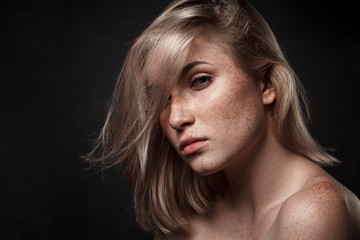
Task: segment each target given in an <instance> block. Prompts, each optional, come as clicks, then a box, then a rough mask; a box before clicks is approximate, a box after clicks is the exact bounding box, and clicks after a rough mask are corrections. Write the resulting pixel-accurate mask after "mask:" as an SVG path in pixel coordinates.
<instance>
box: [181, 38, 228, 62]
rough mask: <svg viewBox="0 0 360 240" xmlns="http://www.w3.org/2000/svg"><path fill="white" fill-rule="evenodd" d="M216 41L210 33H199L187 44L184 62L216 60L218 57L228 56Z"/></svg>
mask: <svg viewBox="0 0 360 240" xmlns="http://www.w3.org/2000/svg"><path fill="white" fill-rule="evenodd" d="M218 41H219V40H218V39H217V38H216V37H215V36H214V35H212V34H200V35H198V36H197V37H195V38H194V40H193V41H192V42H191V44H190V46H189V51H188V54H187V57H186V60H185V64H188V63H191V62H195V61H210V60H211V61H217V60H220V59H219V58H224V57H228V56H227V54H226V52H225V51H224V50H223V48H221V46H220V45H219V44H218V43H217V42H218Z"/></svg>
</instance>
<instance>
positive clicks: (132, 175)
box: [87, 0, 337, 233]
mask: <svg viewBox="0 0 360 240" xmlns="http://www.w3.org/2000/svg"><path fill="white" fill-rule="evenodd" d="M203 32H209V33H212V34H213V35H214V36H216V37H217V39H218V40H219V45H220V46H221V47H222V48H223V49H224V51H226V52H227V53H228V54H229V55H230V56H231V57H232V58H233V60H234V61H235V62H237V63H239V64H240V65H241V66H242V67H244V69H245V71H246V72H247V74H249V75H250V76H252V77H253V78H254V79H263V78H267V79H268V80H270V81H271V82H272V84H273V87H274V89H275V92H276V103H275V106H274V110H273V120H274V124H273V128H274V133H275V136H276V137H277V139H278V140H279V141H280V142H281V143H282V144H283V145H285V146H287V147H288V148H289V149H292V150H293V151H295V152H297V153H299V154H301V155H303V156H306V157H307V158H309V159H310V160H312V161H314V162H315V163H317V164H319V165H329V164H330V165H331V164H333V163H336V162H337V160H336V159H335V158H333V157H332V156H330V155H329V154H328V153H327V152H326V151H325V150H324V149H323V148H322V147H321V146H320V145H319V144H318V143H317V142H316V141H315V140H314V139H313V138H312V137H311V135H310V133H309V131H308V129H307V127H306V119H307V118H308V111H307V101H306V98H305V93H304V90H303V87H302V85H301V83H300V82H299V80H298V79H297V77H296V75H295V73H294V71H293V70H292V68H291V67H290V66H289V64H288V62H287V61H286V59H285V57H284V55H283V53H282V51H281V49H280V47H279V45H278V43H277V40H276V38H275V37H274V34H273V33H272V31H271V29H270V27H269V25H268V24H267V22H266V21H265V20H264V19H263V17H262V16H261V15H260V14H259V13H258V12H257V11H256V10H255V9H254V8H253V7H252V6H251V5H250V4H249V3H248V2H247V1H244V0H179V1H173V2H172V3H170V5H169V6H168V7H167V8H166V9H165V10H164V11H163V13H161V14H160V15H159V16H158V17H157V18H156V19H155V20H154V22H153V23H152V24H151V25H150V26H149V27H148V28H147V29H146V30H145V31H144V32H143V33H142V34H141V35H140V36H139V37H138V38H137V39H136V41H135V42H134V43H133V45H132V47H131V49H130V50H129V52H128V55H127V57H126V59H125V62H124V65H123V68H122V71H121V74H120V75H119V77H118V80H117V85H116V87H115V90H114V93H113V96H112V101H111V105H110V107H109V111H108V114H107V118H106V121H105V124H104V126H103V128H102V131H101V133H100V136H99V138H98V139H97V141H96V143H95V146H94V148H93V151H92V152H90V153H89V155H88V156H87V159H88V160H89V161H91V162H93V163H101V166H103V167H105V168H106V167H111V166H114V165H118V164H119V163H122V164H124V167H125V172H126V174H127V177H128V180H129V182H130V185H131V187H132V189H133V196H134V208H135V213H136V216H137V221H138V223H139V224H140V225H141V226H142V227H143V228H144V229H147V230H157V231H159V230H160V231H162V232H164V233H169V232H172V231H176V230H179V229H181V227H182V226H183V225H184V224H186V223H187V219H188V218H189V217H190V216H192V215H194V214H203V213H205V212H206V211H207V210H208V209H209V208H210V207H211V205H212V201H213V198H214V196H215V192H216V189H214V186H216V184H213V183H214V182H215V183H216V181H217V180H216V177H217V174H213V175H210V176H199V175H198V174H196V173H195V172H193V171H192V170H191V169H190V167H189V166H188V165H187V164H185V163H184V162H183V161H182V160H181V159H180V158H179V156H178V155H177V153H176V152H175V150H174V149H173V148H172V146H171V145H170V143H169V141H168V140H167V139H166V137H165V136H164V134H163V132H162V130H161V128H160V126H159V115H160V112H161V110H162V107H163V105H164V103H165V102H166V100H167V96H168V93H169V92H170V90H171V87H172V86H173V84H174V82H175V81H176V80H177V79H178V78H179V76H180V73H181V70H182V67H183V64H184V62H185V59H186V56H187V53H188V49H189V45H190V44H191V42H192V40H193V39H194V38H195V37H196V36H198V35H199V34H201V33H203Z"/></svg>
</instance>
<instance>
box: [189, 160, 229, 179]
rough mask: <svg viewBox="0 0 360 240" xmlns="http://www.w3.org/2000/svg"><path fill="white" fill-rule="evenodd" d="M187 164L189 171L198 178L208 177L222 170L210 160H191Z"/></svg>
mask: <svg viewBox="0 0 360 240" xmlns="http://www.w3.org/2000/svg"><path fill="white" fill-rule="evenodd" d="M188 163H189V165H190V167H191V169H192V170H193V171H194V172H196V173H197V174H199V175H200V176H208V175H211V174H213V173H216V172H219V171H221V170H223V168H222V167H221V166H218V165H217V164H215V163H213V162H212V161H210V160H200V159H192V160H190V161H188Z"/></svg>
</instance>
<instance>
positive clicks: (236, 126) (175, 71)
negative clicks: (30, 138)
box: [90, 0, 360, 239]
mask: <svg viewBox="0 0 360 240" xmlns="http://www.w3.org/2000/svg"><path fill="white" fill-rule="evenodd" d="M302 106H303V107H302ZM303 110H304V111H305V113H307V112H306V99H305V97H304V93H303V89H302V86H301V84H300V82H299V81H298V80H297V78H296V76H295V74H294V72H293V70H292V69H291V67H290V66H289V64H288V63H287V61H286V59H285V58H284V55H283V53H282V51H281V49H280V48H279V46H278V44H277V42H276V39H275V37H274V35H273V33H272V31H271V30H270V28H269V26H268V24H267V23H266V22H265V20H264V19H263V18H262V17H261V15H260V14H259V13H258V12H257V11H256V10H255V9H254V8H253V7H252V6H251V5H250V4H249V3H248V2H246V1H242V0H239V1H237V0H180V1H174V2H172V3H171V4H170V5H169V6H168V7H167V8H166V9H165V10H164V12H163V13H162V14H161V15H160V16H159V17H158V18H157V19H155V21H154V22H153V23H152V24H151V25H150V26H149V27H148V28H147V29H146V30H145V31H144V32H143V33H142V34H141V36H139V38H138V39H137V40H136V41H135V42H134V44H133V46H132V47H131V49H130V51H129V53H128V56H127V58H126V61H125V64H124V67H123V69H122V73H121V75H120V77H119V80H118V83H117V86H116V89H115V92H114V95H113V99H112V104H111V107H110V109H109V112H108V117H107V120H106V122H105V125H104V127H103V130H102V132H101V136H100V137H99V139H98V142H97V145H96V146H95V148H94V151H93V152H92V153H91V154H90V155H91V156H92V157H91V160H92V161H94V162H100V163H101V164H102V166H105V167H110V166H114V165H117V164H119V163H123V164H124V166H125V171H126V173H127V176H128V179H129V182H130V184H131V186H132V188H133V194H134V206H135V212H136V215H137V220H138V223H139V224H140V225H141V226H142V227H143V228H144V229H148V230H154V231H155V238H156V239H225V238H227V239H357V238H360V233H359V229H360V203H359V200H358V199H357V198H356V196H355V195H354V194H353V193H351V192H350V191H349V190H348V189H346V188H345V187H344V186H342V185H341V184H340V183H338V182H337V181H336V180H335V179H333V178H332V177H331V176H330V175H328V174H327V173H326V172H325V171H323V170H322V169H321V167H320V166H324V165H332V164H334V163H336V162H338V161H337V160H336V159H335V158H333V157H332V156H330V155H329V154H328V153H327V152H326V151H325V150H324V149H323V148H322V147H321V146H319V144H318V143H317V142H316V141H315V140H314V139H313V138H312V137H311V135H310V134H309V132H308V130H307V128H306V125H305V121H306V117H307V115H306V114H304V113H303Z"/></svg>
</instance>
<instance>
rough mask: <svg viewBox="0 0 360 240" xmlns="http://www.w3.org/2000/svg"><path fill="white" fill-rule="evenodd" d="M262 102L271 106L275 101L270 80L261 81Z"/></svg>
mask: <svg viewBox="0 0 360 240" xmlns="http://www.w3.org/2000/svg"><path fill="white" fill-rule="evenodd" d="M261 85H262V100H263V104H264V105H270V104H272V103H273V102H274V101H275V99H276V94H275V89H274V87H273V85H272V82H271V80H270V79H266V80H264V81H262V84H261Z"/></svg>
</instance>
